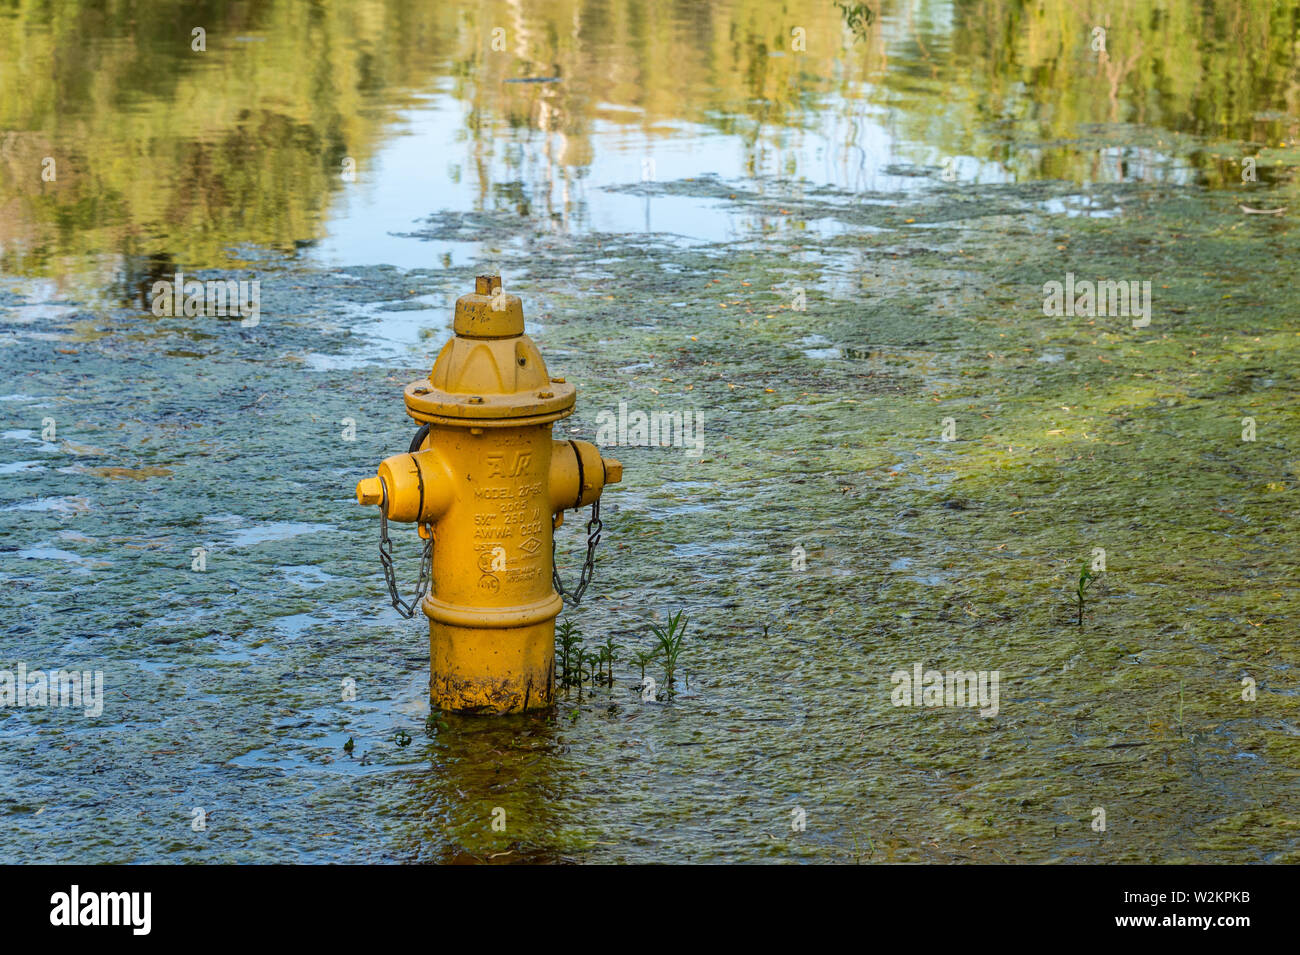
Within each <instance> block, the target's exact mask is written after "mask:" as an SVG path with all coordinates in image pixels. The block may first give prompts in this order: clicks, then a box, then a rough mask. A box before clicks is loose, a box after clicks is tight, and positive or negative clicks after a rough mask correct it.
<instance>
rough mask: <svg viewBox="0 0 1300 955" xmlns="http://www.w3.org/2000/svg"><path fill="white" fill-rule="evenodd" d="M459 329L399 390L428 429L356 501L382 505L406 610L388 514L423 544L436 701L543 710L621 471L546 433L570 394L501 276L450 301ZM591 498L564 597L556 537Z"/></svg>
mask: <svg viewBox="0 0 1300 955" xmlns="http://www.w3.org/2000/svg"><path fill="white" fill-rule="evenodd" d="M453 328H454V331H455V335H454V336H453V337H452V339H451V340H450V341H449V342H447V344H446V345H445V346H444V347H443V349H442V351H441V353H439V355H438V358H437V360H436V361H435V362H434V365H433V370H432V371H431V372H430V373H429V377H428V378H425V379H421V380H419V381H413V382H411V383H410V384H409V385H407V386H406V391H405V396H406V412H407V414H409V415H410V416H411V417H412V418H414V419H415V420H416V421H418V422H421V424H422V427H421V428H420V430H419V431H418V432H417V433H416V435H415V439H414V440H413V441H412V442H411V448H410V451H409V453H407V454H396V455H393V456H392V457H390V458H388V459H387V460H385V461H384V462H383V463H382V464H381V465H380V466H379V473H378V476H376V477H372V478H365V479H364V480H362V481H361V482H360V483H359V484H358V485H357V501H358V502H360V503H361V504H377V505H378V506H379V513H380V545H379V551H380V561H381V562H382V564H383V566H384V572H385V577H386V578H387V582H388V588H389V593H390V595H391V598H392V602H393V606H394V607H396V608H397V610H398V612H399V613H401V614H402V615H403V616H406V617H410V616H412V615H413V614H414V612H415V599H414V598H413V599H412V600H410V601H409V602H408V601H403V600H402V599H401V598H400V597H399V596H398V593H397V586H396V582H395V579H394V574H393V567H392V553H391V547H392V545H391V542H390V541H389V538H388V522H389V521H403V522H407V523H411V522H413V523H415V524H417V525H418V527H419V533H420V536H421V537H422V538H424V540H425V546H424V559H423V561H422V564H421V572H420V582H419V585H418V588H417V593H416V597H423V600H422V602H421V607H422V608H423V610H424V612H425V614H426V615H427V616H428V618H429V669H430V679H429V697H430V702H431V704H432V705H433V706H434V707H435V708H438V709H444V710H453V711H462V712H465V711H468V712H478V713H518V712H521V711H523V710H534V709H541V708H543V707H547V706H550V705H551V703H552V702H553V699H554V689H555V618H556V616H558V615H559V613H560V611H561V609H563V606H564V601H565V600H566V599H568V600H569V602H570V603H575V604H576V603H577V601H578V599H580V598H581V596H582V591H583V590H584V589H585V588H586V586H587V583H588V582H589V581H590V574H591V571H592V566H593V563H592V561H593V558H594V552H595V547H596V544H597V543H598V542H599V540H600V528H601V522H600V495H601V492H602V491H603V490H604V489H605V485H607V484H615V483H617V482H619V481H620V480H622V477H623V465H622V464H620V463H619V462H618V461H615V460H613V459H611V458H602V457H601V455H600V452H599V451H598V450H597V449H596V447H595V445H592V444H589V443H588V442H586V441H554V440H552V438H551V425H552V424H554V423H555V422H556V421H558V420H559V419H560V418H564V417H567V416H568V415H570V414H572V413H573V405H574V400H575V397H576V392H575V390H574V387H573V385H571V384H569V383H568V382H566V381H565V380H564V379H563V378H552V377H550V375H549V374H548V372H547V370H546V363H545V362H544V361H542V356H541V353H540V352H539V351H538V350H537V346H536V345H535V344H534V343H533V341H532V339H530V338H529V337H528V336H527V335H525V334H524V310H523V305H522V303H521V302H520V301H519V298H518V297H517V296H514V295H507V294H506V293H505V292H504V291H503V290H502V288H501V278H500V276H496V275H480V276H479V277H478V279H477V282H476V287H475V290H474V293H473V294H472V295H463V296H461V297H460V298H459V299H458V300H457V302H456V316H455V322H454V326H453ZM588 504H590V505H591V506H592V516H591V521H590V522H589V523H588V525H587V531H588V540H587V560H586V563H585V565H584V567H583V571H582V575H581V578H580V583H579V584H578V586H577V587H576V588H575V590H574V592H573V593H572V594H566V593H565V591H564V588H563V586H562V584H561V582H560V577H559V574H558V573H556V571H555V549H554V548H555V544H554V537H553V533H554V530H555V528H557V527H559V526H560V524H561V523H562V521H563V514H564V511H565V510H566V509H567V508H579V507H584V506H586V505H588ZM430 579H431V580H432V585H431V586H430V587H428V588H427V592H426V582H427V581H428V580H430ZM553 585H554V586H553ZM562 595H563V596H562Z"/></svg>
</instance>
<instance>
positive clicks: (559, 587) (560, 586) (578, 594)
mask: <svg viewBox="0 0 1300 955" xmlns="http://www.w3.org/2000/svg"><path fill="white" fill-rule="evenodd" d="M602 526H603V525H602V524H601V522H600V498H596V500H594V501H592V502H591V520H589V521H587V559H586V561H584V562H583V565H582V573H581V574H580V575H579V576H578V586H577V587H575V588H574V589H573V591H572V592H569V591H567V590H565V589H564V583H563V582H562V581H561V580H560V568H558V567H556V566H555V535H554V534H552V535H551V580H552V581H553V582H554V583H555V592H556V593H557V594H559V595H560V599H562V600H563V601H564V602H565V603H567V604H568V605H569V606H570V607H576V606H578V602H579V601H580V600H582V594H583V591H585V590H586V589H587V585H588V584H589V583H591V578H592V575H593V574H594V573H595V570H596V545H597V544H599V543H600V529H601V527H602Z"/></svg>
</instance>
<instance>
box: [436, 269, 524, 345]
mask: <svg viewBox="0 0 1300 955" xmlns="http://www.w3.org/2000/svg"><path fill="white" fill-rule="evenodd" d="M452 329H453V330H454V331H455V332H456V334H457V335H460V336H462V337H463V338H512V337H514V336H515V335H522V334H523V333H524V305H523V302H521V301H519V296H517V295H509V294H507V293H506V292H505V291H503V290H502V288H501V276H499V275H480V276H478V277H477V278H475V279H474V291H473V292H471V293H470V294H469V295H462V296H461V297H460V298H458V299H456V318H455V321H453V322H452Z"/></svg>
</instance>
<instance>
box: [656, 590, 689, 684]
mask: <svg viewBox="0 0 1300 955" xmlns="http://www.w3.org/2000/svg"><path fill="white" fill-rule="evenodd" d="M685 613H686V611H684V610H679V611H677V612H676V613H670V614H669V615H668V625H667V626H666V627H665V626H661V625H659V624H657V623H652V624H650V630H651V632H652V633H654V635H655V640H657V641H658V642H659V654H660V655H662V656H663V658H664V688H665V689H666V690H667V692H668V695H669V696H671V695H672V692H673V675H674V674H675V673H676V672H677V656H678V654H680V653H681V652H682V642H683V641H684V640H685V639H686V624H687V623H688V622H689V621H688V620H687V619H686V616H685Z"/></svg>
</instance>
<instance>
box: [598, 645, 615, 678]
mask: <svg viewBox="0 0 1300 955" xmlns="http://www.w3.org/2000/svg"><path fill="white" fill-rule="evenodd" d="M600 652H601V654H602V655H603V656H604V657H605V663H606V665H607V667H608V679H607V680H606V682H607V683H608V684H609V685H610V686H613V685H614V664H615V663H616V662H617V661H618V647H616V646H614V638H613V637H606V638H605V643H604V644H603V645H602V646H601V648H600Z"/></svg>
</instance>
